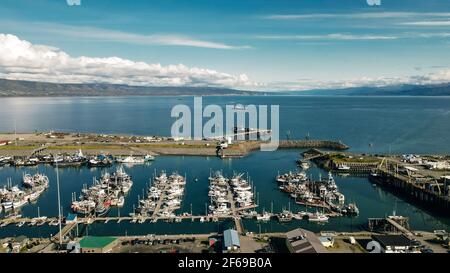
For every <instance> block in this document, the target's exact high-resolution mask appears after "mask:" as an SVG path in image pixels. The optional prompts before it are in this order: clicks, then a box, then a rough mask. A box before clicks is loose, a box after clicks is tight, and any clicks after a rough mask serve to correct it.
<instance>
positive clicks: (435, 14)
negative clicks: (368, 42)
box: [264, 11, 450, 20]
mask: <svg viewBox="0 0 450 273" xmlns="http://www.w3.org/2000/svg"><path fill="white" fill-rule="evenodd" d="M417 17H437V18H439V17H450V13H448V12H428V13H427V12H424V13H419V12H378V11H374V12H359V13H303V14H272V15H267V16H264V18H265V19H269V20H305V19H329V18H334V19H380V18H381V19H385V18H393V19H396V18H417Z"/></svg>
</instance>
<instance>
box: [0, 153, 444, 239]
mask: <svg viewBox="0 0 450 273" xmlns="http://www.w3.org/2000/svg"><path fill="white" fill-rule="evenodd" d="M279 153H282V154H283V155H284V157H286V160H281V161H279V162H278V161H277V163H276V164H274V166H273V167H274V168H277V169H279V170H281V171H283V170H285V171H287V172H286V173H289V172H288V169H291V168H295V157H296V156H297V155H298V151H289V150H286V151H280V152H279ZM255 155H256V156H253V157H249V158H242V159H239V160H233V159H228V160H227V161H225V162H224V161H223V160H222V159H219V158H215V157H213V158H206V157H186V158H184V159H183V158H179V157H166V156H164V157H159V158H158V160H157V161H155V162H154V164H153V165H150V166H148V165H134V166H131V167H122V168H124V171H125V172H126V173H128V174H129V175H130V176H132V177H133V186H132V187H131V189H130V190H129V192H128V194H127V195H124V199H125V202H124V205H123V207H120V208H119V207H114V206H111V207H110V210H109V211H108V213H107V214H106V215H105V216H99V215H95V214H91V215H89V216H88V215H86V217H83V216H82V215H80V216H81V217H79V218H78V221H80V225H88V226H89V233H90V234H96V230H97V231H98V232H100V231H101V232H102V233H103V232H105V234H112V235H113V234H115V233H118V234H124V233H125V232H127V233H129V234H146V233H147V232H149V230H152V232H153V233H156V234H164V233H165V232H167V229H164V228H163V227H164V226H165V224H164V223H165V222H168V223H170V224H171V225H177V226H179V227H178V228H176V229H175V230H178V232H181V231H182V230H183V226H185V227H187V226H190V225H194V226H195V227H196V228H195V229H194V230H192V229H191V230H190V232H193V233H201V232H202V230H203V229H205V228H206V227H208V226H209V225H211V224H214V223H215V225H213V226H215V229H217V227H218V226H220V227H221V226H222V225H223V223H230V221H231V223H233V225H234V226H236V225H237V223H238V225H240V226H241V227H242V229H243V230H245V231H258V230H259V228H261V229H262V230H263V231H264V232H282V231H285V230H289V228H292V227H295V226H298V225H300V226H303V227H306V228H308V229H311V230H320V229H323V228H326V229H329V230H343V231H344V230H364V226H365V225H366V222H367V218H369V217H373V216H380V217H382V216H383V215H385V214H391V213H392V211H393V210H397V213H398V214H399V215H405V216H407V217H409V218H410V219H411V220H410V224H411V226H412V227H415V228H416V229H425V230H433V229H435V228H436V227H439V228H443V229H445V228H446V225H447V224H445V223H446V222H445V221H446V220H444V219H441V220H438V219H439V218H437V217H435V216H434V217H433V216H431V215H429V214H428V213H427V212H424V211H422V212H421V213H420V214H419V215H422V217H421V218H417V212H416V209H413V208H412V207H410V205H408V203H404V202H402V201H401V200H400V199H397V198H396V197H395V196H393V195H391V194H390V193H388V192H384V191H383V190H381V189H379V188H374V187H373V186H372V185H371V184H370V183H369V182H368V181H367V179H366V178H357V177H353V178H352V177H339V176H337V177H336V178H334V179H335V183H336V185H337V186H338V187H339V191H340V192H342V193H343V194H344V195H345V197H346V199H348V200H350V201H351V202H349V203H356V204H358V208H359V210H360V213H359V214H358V215H357V216H354V217H346V216H344V217H329V216H328V214H327V213H326V212H325V214H324V215H322V209H320V208H317V209H316V208H313V207H312V206H304V205H300V204H297V203H295V202H293V201H292V197H291V196H289V194H286V193H283V192H280V191H279V189H278V186H275V185H276V184H277V183H275V182H274V181H273V180H274V177H276V175H277V172H278V171H272V172H271V173H272V175H273V176H272V178H270V177H267V170H264V169H260V168H258V167H257V164H255V165H253V166H254V167H252V168H249V167H248V166H249V162H253V161H255V162H256V161H261V160H270V158H271V157H270V154H264V153H257V154H255ZM268 156H269V157H268ZM272 156H275V155H272ZM205 165H206V166H210V168H208V169H207V170H206V171H205V170H204V166H205ZM170 166H172V167H170ZM193 166H198V169H197V168H196V169H195V170H193V169H192V167H193ZM200 166H202V167H201V168H200ZM116 168H121V165H116V166H113V167H111V168H110V169H98V170H94V171H92V170H90V169H89V168H86V167H85V168H81V169H80V168H64V169H61V170H62V173H61V181H62V190H63V193H64V192H68V194H63V201H64V200H67V201H69V200H70V195H71V194H70V192H81V190H82V189H83V188H86V186H85V185H84V184H85V182H82V181H89V180H92V177H102V174H103V176H105V173H114V172H115V171H116ZM283 168H284V169H283ZM21 170H22V169H15V168H12V167H6V169H3V171H4V172H3V175H5V176H6V175H8V176H10V177H13V178H14V177H15V175H14V173H16V176H17V177H22V176H23V173H22V172H21ZM38 170H39V172H41V173H42V172H47V174H48V176H49V180H50V184H52V183H54V168H53V167H52V166H46V165H41V166H39V167H38ZM160 170H168V171H167V172H166V173H165V174H166V178H167V179H168V178H169V177H170V176H171V175H172V174H174V173H175V174H176V173H184V172H186V173H187V174H188V175H187V177H184V176H179V175H175V176H173V177H174V178H175V177H179V179H180V181H182V180H185V181H186V183H185V185H184V187H183V188H184V190H183V191H182V192H183V197H182V202H180V204H179V205H178V206H175V207H169V206H167V207H165V208H166V209H167V210H164V208H163V206H162V205H163V202H160V204H161V205H160V206H161V208H162V209H161V210H158V211H157V213H156V214H155V213H154V212H155V210H153V211H152V210H151V207H150V209H149V208H148V207H147V208H145V207H144V206H142V207H141V208H139V205H144V204H146V203H145V201H147V200H149V197H150V194H151V193H152V192H153V193H154V192H156V193H158V191H155V190H154V189H153V190H151V187H152V186H156V184H155V183H150V185H149V183H148V181H149V179H152V181H155V178H160V179H161V178H163V177H164V175H162V174H161V171H160ZM211 170H222V171H221V172H222V174H220V175H219V174H218V173H217V172H215V171H211ZM247 172H248V173H249V175H251V177H252V178H251V179H250V180H248V179H247V177H246V176H247V175H246V173H247ZM274 172H275V173H274ZM308 172H309V173H310V174H311V175H312V176H313V177H319V175H322V176H323V177H327V175H328V173H327V172H324V171H321V170H320V169H317V168H315V167H314V166H311V168H310V169H309V170H308ZM155 173H156V175H155ZM219 173H220V172H219ZM75 174H76V176H74V175H75ZM167 174H169V175H167ZM226 174H228V177H230V178H229V179H227V178H226V176H225V175H226ZM75 177H77V179H76V180H74V178H75ZM78 177H80V178H81V179H82V180H81V181H80V180H79V179H78ZM152 177H155V178H152ZM188 177H190V178H188ZM161 180H164V179H161ZM174 180H178V179H174ZM242 180H244V181H245V182H244V183H242V182H243V181H242ZM78 181H79V182H78ZM100 181H101V180H100ZM104 181H106V179H105V180H104ZM110 181H115V179H113V180H111V179H110ZM156 181H157V179H156ZM210 181H214V183H211V182H210ZM232 181H233V182H232ZM248 181H250V182H252V185H253V187H256V194H254V193H255V192H254V191H253V190H252V187H250V189H249V188H248V185H247V184H245V183H246V182H248ZM113 184H114V183H113ZM163 184H164V183H163ZM181 184H183V183H181ZM212 184H213V185H223V187H224V189H226V190H223V191H219V192H222V194H217V193H216V194H215V195H214V198H215V199H213V200H212V196H209V195H210V194H209V192H210V191H211V188H210V187H211V185H212ZM233 184H234V185H235V186H236V187H238V188H239V187H240V188H241V189H243V190H247V192H248V193H247V195H248V196H252V195H251V194H249V193H253V197H254V198H251V199H250V200H246V199H242V198H240V199H239V201H241V203H239V202H237V201H238V199H237V197H239V195H238V194H236V192H239V190H235V191H233V190H232V186H233ZM274 184H275V185H274ZM165 185H166V187H167V190H169V189H171V188H172V187H169V186H168V183H167V182H166V183H165ZM169 185H170V183H169ZM249 185H250V184H249ZM270 185H272V186H270ZM97 186H98V185H97ZM149 186H150V187H149ZM171 186H173V185H171ZM362 186H364V187H362ZM76 187H79V190H75V189H76ZM355 187H356V189H358V188H361V187H362V188H361V190H363V191H365V192H366V191H367V192H369V193H370V192H372V197H371V200H372V201H367V200H364V199H361V196H360V195H359V194H357V193H355ZM217 188H218V187H214V189H215V190H216V189H217ZM143 189H144V190H145V189H148V193H147V195H146V196H145V197H144V202H142V201H143V200H142V199H143V195H142V190H143ZM54 190H55V187H52V186H50V187H49V191H51V192H53V193H51V192H49V195H51V196H49V195H46V197H47V198H45V199H42V200H41V199H39V200H38V203H37V204H36V205H33V204H31V205H30V206H24V207H23V208H22V209H21V218H20V219H19V218H18V219H15V220H14V222H13V223H14V224H19V225H20V224H21V222H25V223H24V224H23V225H20V227H16V226H15V225H14V226H15V227H16V228H19V229H18V230H19V231H20V230H21V229H24V228H27V229H26V230H27V233H28V232H32V233H37V232H43V231H44V230H46V229H47V228H46V226H48V223H51V222H52V221H53V224H54V223H55V219H56V218H55V216H56V215H57V210H56V206H55V205H54V204H55V197H56V195H55V192H54ZM173 190H174V191H173V192H176V190H175V189H173ZM223 193H225V194H223ZM380 194H381V195H380ZM220 195H222V196H220ZM159 197H161V195H160V196H159ZM220 197H223V198H224V199H220ZM153 198H154V200H155V201H156V203H159V201H161V200H160V199H158V198H157V195H155V196H153ZM230 198H231V199H230ZM378 198H383V199H385V198H388V199H391V200H392V201H391V203H384V204H385V205H381V206H380V205H377V206H375V205H374V204H378V203H379V201H377V200H378ZM258 199H259V200H258ZM136 200H139V203H136ZM163 200H164V199H163ZM215 200H216V201H217V202H225V201H228V202H226V204H227V206H226V209H225V206H223V205H222V207H221V206H220V205H219V206H214V207H209V206H211V205H215ZM229 200H232V201H229ZM67 201H64V203H65V204H66V205H64V206H63V215H64V216H66V215H67V213H68V212H69V211H70V210H71V208H70V204H67ZM165 201H168V200H165ZM245 201H250V202H252V203H253V206H250V207H246V206H245V205H250V204H248V203H247V204H246V203H245ZM256 203H258V207H256ZM394 203H396V204H397V205H396V206H397V207H394V205H393V204H394ZM136 204H137V206H136ZM232 204H234V206H235V208H234V209H235V212H234V213H233V210H232V208H233V206H232ZM240 204H242V205H244V206H242V207H241V205H240ZM389 204H392V205H389ZM37 206H39V207H40V210H41V215H46V216H47V217H48V219H47V220H46V221H45V223H46V224H45V225H43V226H39V227H38V226H37V224H35V225H33V226H31V227H30V226H28V223H29V222H30V220H24V219H33V218H36V215H37V212H36V209H37ZM155 208H156V207H155ZM169 208H170V210H168V209H169ZM175 208H176V209H175ZM205 208H206V209H207V210H206V211H205ZM269 208H270V212H269V210H268V209H269ZM172 209H174V210H172ZM210 209H212V210H210ZM163 211H167V212H168V211H171V212H176V213H175V217H174V215H172V214H170V213H169V214H167V213H164V212H163ZM214 211H216V213H214ZM160 212H162V213H160ZM221 212H225V213H221ZM130 213H131V214H130ZM133 213H135V214H133ZM324 216H326V217H327V218H328V219H327V218H325V217H324ZM430 217H431V218H430ZM280 219H281V221H280ZM308 219H309V221H308ZM421 219H428V220H426V221H421ZM6 220H7V221H10V220H9V218H8V219H6ZM56 222H57V220H56ZM2 223H5V222H2ZM13 223H10V224H9V225H7V226H4V227H3V228H1V229H0V235H1V234H3V235H2V236H4V235H6V234H5V233H4V232H8V230H10V229H9V228H10V226H12V224H13ZM191 223H192V224H191ZM194 223H195V224H194ZM208 223H209V225H208ZM318 223H319V224H320V225H318ZM158 227H160V228H158ZM427 227H428V228H427ZM30 228H31V230H28V229H30ZM42 228H44V229H42ZM48 228H51V226H48ZM105 228H106V229H108V230H109V231H106V230H105ZM38 229H41V231H38ZM24 230H25V229H24ZM33 230H35V231H33ZM83 230H86V229H83ZM213 230H214V228H213ZM41 234H42V233H41ZM53 234H56V233H53Z"/></svg>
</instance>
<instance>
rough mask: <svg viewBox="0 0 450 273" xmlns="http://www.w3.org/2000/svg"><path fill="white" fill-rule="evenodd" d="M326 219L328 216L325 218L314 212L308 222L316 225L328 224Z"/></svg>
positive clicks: (323, 215) (321, 214)
mask: <svg viewBox="0 0 450 273" xmlns="http://www.w3.org/2000/svg"><path fill="white" fill-rule="evenodd" d="M328 219H329V218H328V216H326V215H325V214H323V213H319V212H316V213H314V214H310V215H309V218H308V221H310V222H316V223H325V222H328Z"/></svg>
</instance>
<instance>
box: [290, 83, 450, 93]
mask: <svg viewBox="0 0 450 273" xmlns="http://www.w3.org/2000/svg"><path fill="white" fill-rule="evenodd" d="M283 93H284V94H286V95H315V96H450V83H444V84H432V85H409V84H405V85H392V86H384V87H354V88H345V89H333V90H310V91H290V92H283Z"/></svg>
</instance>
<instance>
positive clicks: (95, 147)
mask: <svg viewBox="0 0 450 273" xmlns="http://www.w3.org/2000/svg"><path fill="white" fill-rule="evenodd" d="M123 148H124V147H122V146H119V145H81V146H80V145H67V146H49V147H47V150H79V149H82V150H102V149H109V150H116V149H123Z"/></svg>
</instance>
